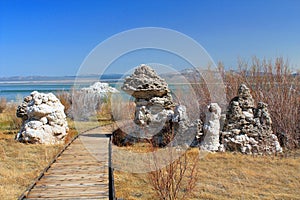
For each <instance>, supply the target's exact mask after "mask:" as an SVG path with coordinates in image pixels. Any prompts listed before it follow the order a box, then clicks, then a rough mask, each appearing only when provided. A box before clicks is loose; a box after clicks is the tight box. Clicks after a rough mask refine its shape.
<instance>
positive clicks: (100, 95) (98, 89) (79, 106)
mask: <svg viewBox="0 0 300 200" xmlns="http://www.w3.org/2000/svg"><path fill="white" fill-rule="evenodd" d="M118 92H119V91H118V90H117V89H115V88H113V87H110V86H109V84H108V83H101V82H95V83H94V84H92V85H90V86H89V87H85V88H82V89H80V90H79V91H76V92H73V97H72V109H71V110H70V111H69V113H68V116H70V117H72V118H73V119H75V120H79V121H88V120H89V119H90V117H91V116H93V115H95V114H96V111H97V110H98V109H99V107H100V106H101V105H102V103H103V102H104V101H106V100H107V99H108V98H109V96H110V95H111V94H114V93H118Z"/></svg>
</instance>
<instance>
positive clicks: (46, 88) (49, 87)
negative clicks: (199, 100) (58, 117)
mask: <svg viewBox="0 0 300 200" xmlns="http://www.w3.org/2000/svg"><path fill="white" fill-rule="evenodd" d="M106 82H108V83H109V85H110V86H112V87H117V88H118V89H120V85H118V86H116V82H115V81H111V82H109V81H106ZM119 84H120V83H119ZM89 85H91V84H89V83H87V84H81V85H80V86H81V87H88V86H89ZM73 86H74V85H73V83H71V82H70V83H57V84H55V83H25V84H24V83H18V82H13V83H9V82H7V83H3V82H2V83H0V98H5V99H6V100H7V101H8V102H12V101H13V102H18V103H19V102H21V101H22V100H23V98H24V97H25V96H28V95H30V93H31V92H33V91H38V92H43V93H49V92H52V93H54V94H55V93H57V92H62V91H70V90H71V88H73ZM169 87H170V89H171V90H173V91H174V90H176V89H179V88H180V87H179V86H178V85H177V86H175V85H169ZM181 90H186V89H181Z"/></svg>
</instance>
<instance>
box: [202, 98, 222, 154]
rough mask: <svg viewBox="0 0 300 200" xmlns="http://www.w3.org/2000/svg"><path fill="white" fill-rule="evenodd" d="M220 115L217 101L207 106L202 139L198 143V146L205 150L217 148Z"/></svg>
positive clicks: (215, 149)
mask: <svg viewBox="0 0 300 200" xmlns="http://www.w3.org/2000/svg"><path fill="white" fill-rule="evenodd" d="M220 117H221V108H220V107H219V105H218V104H217V103H211V104H210V105H209V106H208V113H207V115H206V120H205V124H204V126H203V130H204V134H205V137H204V140H203V141H202V142H201V144H200V148H201V149H202V150H206V151H218V150H219V146H220V143H219V137H220Z"/></svg>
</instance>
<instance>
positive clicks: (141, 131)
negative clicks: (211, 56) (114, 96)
mask: <svg viewBox="0 0 300 200" xmlns="http://www.w3.org/2000/svg"><path fill="white" fill-rule="evenodd" d="M122 90H124V91H125V92H126V93H128V94H129V95H131V96H133V97H134V98H135V104H136V107H135V116H134V123H135V125H136V126H132V127H131V129H127V131H125V132H130V133H125V132H124V131H123V132H122V130H124V128H123V129H122V130H120V129H119V130H117V131H115V132H114V138H118V141H116V140H115V141H114V143H115V144H118V145H127V144H130V143H133V142H136V141H140V140H138V139H136V138H134V137H132V136H133V135H134V136H136V137H138V138H147V139H151V140H152V143H153V144H154V145H157V146H165V145H167V144H168V143H169V142H170V141H171V140H172V139H173V138H174V136H175V135H177V134H178V137H177V139H176V141H175V143H176V145H178V144H182V143H184V142H183V140H184V139H186V138H183V137H179V136H180V135H179V133H180V134H186V131H187V130H188V129H189V128H191V127H196V126H195V125H189V120H188V117H187V114H186V108H185V107H184V106H182V105H178V106H175V104H174V102H173V100H172V96H171V94H170V90H169V88H168V84H167V82H166V81H165V80H164V79H162V78H161V77H159V76H158V75H157V73H156V72H155V71H154V70H153V69H152V68H150V67H149V66H146V65H141V66H139V67H138V68H136V70H135V71H134V73H133V74H132V75H131V76H129V77H127V78H126V79H125V81H124V84H123V86H122ZM127 126H129V125H128V124H127ZM173 128H174V129H173ZM193 137H195V134H194V135H193ZM120 141H126V142H127V143H126V144H125V143H124V144H120V143H122V142H120Z"/></svg>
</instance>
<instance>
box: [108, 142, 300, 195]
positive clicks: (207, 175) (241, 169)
mask: <svg viewBox="0 0 300 200" xmlns="http://www.w3.org/2000/svg"><path fill="white" fill-rule="evenodd" d="M126 148H128V147H126ZM131 148H134V147H131ZM198 151H199V150H198V149H196V148H195V149H191V150H189V151H188V155H190V156H192V155H195V154H198V153H199V152H198ZM299 154H300V151H298V152H294V153H293V155H294V156H291V155H290V156H289V157H261V156H258V157H253V156H247V155H241V154H233V153H215V154H208V156H206V157H204V158H202V159H200V162H199V164H198V170H199V171H198V182H197V185H196V188H195V189H194V190H193V194H192V197H191V198H189V199H195V200H196V199H300V193H299V187H300V157H299ZM114 176H115V187H116V196H117V197H118V198H124V199H131V200H133V199H155V191H153V190H152V189H151V187H150V185H149V181H148V176H147V174H131V173H127V172H121V171H115V174H114Z"/></svg>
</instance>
